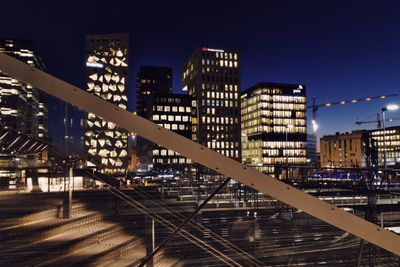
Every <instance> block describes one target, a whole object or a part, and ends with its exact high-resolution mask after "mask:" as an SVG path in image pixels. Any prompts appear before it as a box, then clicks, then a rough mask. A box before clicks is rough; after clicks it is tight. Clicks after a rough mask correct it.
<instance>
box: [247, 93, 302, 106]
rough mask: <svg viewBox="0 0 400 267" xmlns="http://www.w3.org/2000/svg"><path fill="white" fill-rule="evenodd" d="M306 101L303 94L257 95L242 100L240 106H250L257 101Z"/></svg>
mask: <svg viewBox="0 0 400 267" xmlns="http://www.w3.org/2000/svg"><path fill="white" fill-rule="evenodd" d="M268 102H271V103H273V102H276V103H306V98H305V97H304V96H286V95H259V96H255V97H252V98H249V99H246V100H243V101H242V106H243V107H246V106H250V105H254V104H258V103H268Z"/></svg>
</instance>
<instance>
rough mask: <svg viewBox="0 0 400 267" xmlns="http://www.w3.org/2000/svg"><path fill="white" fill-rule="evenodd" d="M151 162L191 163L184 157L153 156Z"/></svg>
mask: <svg viewBox="0 0 400 267" xmlns="http://www.w3.org/2000/svg"><path fill="white" fill-rule="evenodd" d="M153 163H157V164H191V163H192V161H191V160H190V159H186V158H181V157H179V158H153Z"/></svg>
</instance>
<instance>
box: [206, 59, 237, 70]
mask: <svg viewBox="0 0 400 267" xmlns="http://www.w3.org/2000/svg"><path fill="white" fill-rule="evenodd" d="M201 64H202V65H211V66H220V67H229V68H237V66H238V62H237V61H236V60H223V59H220V60H214V59H204V58H203V59H202V60H201ZM207 68H209V67H207Z"/></svg>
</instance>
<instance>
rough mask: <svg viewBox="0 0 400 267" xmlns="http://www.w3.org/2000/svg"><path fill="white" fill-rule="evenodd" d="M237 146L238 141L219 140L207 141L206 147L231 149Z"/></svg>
mask: <svg viewBox="0 0 400 267" xmlns="http://www.w3.org/2000/svg"><path fill="white" fill-rule="evenodd" d="M238 146H239V142H220V141H215V140H213V141H211V142H210V141H209V142H207V147H209V148H223V149H229V148H231V149H233V148H236V147H238Z"/></svg>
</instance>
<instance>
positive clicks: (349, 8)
mask: <svg viewBox="0 0 400 267" xmlns="http://www.w3.org/2000/svg"><path fill="white" fill-rule="evenodd" d="M100 2H101V1H100ZM103 4H104V3H103ZM225 4H226V3H225V2H224V1H221V2H219V3H215V4H212V3H211V2H203V4H202V5H201V6H199V8H198V9H195V10H193V11H191V12H192V13H190V12H189V10H191V9H190V4H188V3H184V2H179V1H175V2H173V3H163V2H157V1H155V2H152V3H140V4H131V5H129V7H130V8H127V9H126V10H127V11H125V10H123V11H119V12H120V13H118V12H117V14H119V16H118V18H119V19H118V20H115V21H112V22H110V21H107V23H106V20H104V22H103V21H102V20H101V19H99V18H97V17H96V16H94V15H95V14H96V13H95V12H100V11H104V10H105V9H104V8H102V7H105V6H106V5H101V3H99V4H97V5H96V6H93V7H92V6H91V4H90V1H89V2H85V3H79V4H72V5H70V4H61V5H62V6H61V7H59V9H60V12H61V13H60V16H57V17H54V15H52V14H49V13H47V12H45V10H46V9H47V8H54V6H53V4H49V5H48V7H43V8H41V7H40V5H39V6H38V5H35V7H32V9H31V8H29V7H30V3H19V4H18V3H13V4H11V3H5V7H7V6H9V8H8V9H9V10H10V12H8V13H7V14H5V15H2V16H5V18H6V19H5V20H4V21H5V25H4V27H3V29H2V31H1V32H0V35H2V36H4V37H7V38H8V37H10V38H20V39H31V40H33V41H34V42H35V43H36V45H37V47H38V50H39V53H40V55H41V56H42V57H43V59H44V61H45V62H46V64H47V65H48V69H49V71H50V72H51V73H52V74H54V75H56V76H58V77H60V78H62V79H65V80H68V81H70V82H72V83H73V84H75V85H77V86H79V87H81V88H84V80H85V77H84V44H83V40H84V36H85V35H87V34H100V33H106V32H129V33H130V34H131V35H132V37H131V39H132V42H131V43H132V45H131V47H130V51H132V53H131V55H130V59H129V60H130V66H131V67H130V72H131V73H137V70H138V68H139V66H140V65H157V66H170V67H172V68H173V88H174V92H177V91H179V90H180V89H181V88H180V69H181V68H182V65H183V62H184V60H185V58H186V57H187V55H189V54H191V53H192V52H193V51H194V49H195V48H196V47H201V46H207V47H211V48H214V47H215V48H219V47H223V48H225V49H235V50H238V51H239V52H240V54H241V59H242V75H241V76H242V84H241V85H242V86H241V87H242V89H245V88H248V87H249V86H251V85H253V84H255V83H257V82H259V81H269V82H283V83H299V84H300V83H301V84H306V85H307V88H308V95H307V97H308V99H309V101H310V100H311V98H312V97H313V96H317V97H318V98H319V99H318V101H320V102H328V101H334V100H341V99H342V98H344V99H348V98H350V99H351V98H358V97H368V96H375V95H382V94H390V93H393V92H396V87H397V84H398V82H399V81H398V77H397V67H396V65H397V63H396V62H398V61H399V58H398V57H399V55H398V53H396V51H397V47H398V44H399V43H400V37H399V35H398V33H397V32H396V27H397V26H398V24H399V22H398V20H397V19H396V18H397V14H400V8H399V4H398V3H397V2H395V1H387V2H385V3H384V4H379V5H378V4H374V2H368V1H367V2H365V1H363V2H358V1H351V2H344V1H338V2H335V3H333V2H332V3H318V2H316V1H310V2H307V3H301V4H300V3H295V2H289V3H286V2H285V3H278V2H273V1H272V2H267V3H264V2H256V1H255V2H253V5H250V7H249V5H246V6H241V5H238V4H234V5H225ZM152 6H155V7H159V8H156V9H154V8H152ZM17 7H20V8H17ZM108 8H110V9H111V10H113V7H108ZM61 9H62V10H61ZM14 10H18V12H20V13H21V14H19V15H18V16H17V15H16V13H14ZM26 10H36V11H37V12H36V13H35V12H33V13H35V14H36V15H37V16H36V17H37V19H36V18H35V19H31V18H32V17H31V15H30V14H29V13H26ZM89 10H93V11H91V12H92V13H91V12H89ZM134 10H142V11H143V12H142V13H143V14H142V13H140V12H134ZM163 10H164V11H165V12H163ZM129 12H132V14H134V15H135V16H127V15H128V14H130V13H129ZM149 12H153V13H154V19H153V20H151V21H148V20H144V19H143V18H144V17H145V16H146V14H149ZM71 14H75V17H76V18H77V19H76V20H74V21H69V20H63V19H61V18H66V17H68V16H69V15H71ZM189 14H190V15H189ZM224 14H227V15H226V16H225V15H224ZM241 14H242V15H243V14H248V16H242V15H241ZM262 14H263V16H261V15H262ZM280 14H284V15H282V16H281V15H280ZM78 15H79V16H78ZM244 17H246V20H245V19H244ZM16 18H18V20H19V22H22V23H13V22H15V19H16ZM205 18H207V19H205ZM28 21H29V23H28ZM47 21H52V22H53V23H51V25H50V24H47V23H46V22H47ZM163 21H167V22H168V23H163ZM185 21H188V22H190V23H188V24H190V25H191V27H189V26H187V25H185ZM26 24H29V25H26ZM17 25H26V27H21V26H17ZM78 26H79V27H78ZM38 27H40V28H41V29H42V30H41V31H33V28H38ZM38 32H40V33H38ZM50 36H51V39H50ZM177 36H178V37H177ZM177 38H178V39H177ZM50 40H51V41H50ZM59 51H66V53H60V52H59ZM133 86H134V81H133V80H131V81H130V87H131V88H133ZM135 93H136V92H135V90H130V92H129V94H130V95H129V96H130V97H129V99H130V102H129V109H130V110H133V108H134V106H135V105H134V101H135V100H134V99H135ZM339 95H340V97H339ZM396 101H397V102H398V99H397V98H396V99H391V100H385V101H375V102H371V103H363V104H354V105H347V106H341V107H332V108H329V109H328V108H326V109H323V110H321V111H320V112H319V115H320V117H319V123H320V135H319V136H320V137H321V136H323V135H325V134H332V133H334V132H336V131H341V132H343V131H350V130H356V129H363V128H373V127H374V126H373V125H368V126H366V125H364V126H363V127H359V126H356V125H355V124H354V122H355V121H356V120H359V119H360V120H364V119H368V118H370V117H373V116H374V113H376V112H378V111H379V110H380V108H381V107H382V106H384V105H386V104H388V103H390V102H396ZM309 104H310V103H309ZM349 114H351V115H349ZM342 116H346V120H343V119H340V117H342ZM392 116H394V117H395V116H396V114H395V113H394V114H392ZM392 125H393V124H392ZM309 129H311V127H310V125H309Z"/></svg>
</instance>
